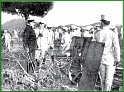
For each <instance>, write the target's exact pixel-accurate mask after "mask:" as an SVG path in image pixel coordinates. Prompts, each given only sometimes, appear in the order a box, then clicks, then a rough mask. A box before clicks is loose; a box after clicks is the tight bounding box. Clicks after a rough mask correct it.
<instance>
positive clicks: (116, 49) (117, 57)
mask: <svg viewBox="0 0 124 92" xmlns="http://www.w3.org/2000/svg"><path fill="white" fill-rule="evenodd" d="M113 47H114V55H115V61H117V62H119V61H120V45H119V39H118V35H117V34H114V36H113Z"/></svg>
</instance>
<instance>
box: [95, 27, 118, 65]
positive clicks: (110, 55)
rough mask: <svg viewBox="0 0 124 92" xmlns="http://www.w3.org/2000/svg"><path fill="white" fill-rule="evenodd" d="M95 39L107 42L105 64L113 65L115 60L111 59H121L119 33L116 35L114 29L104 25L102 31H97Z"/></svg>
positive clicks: (104, 56)
mask: <svg viewBox="0 0 124 92" xmlns="http://www.w3.org/2000/svg"><path fill="white" fill-rule="evenodd" d="M95 40H96V41H98V42H103V43H105V47H104V52H103V56H102V63H103V64H107V65H113V64H114V62H111V61H115V60H116V59H117V60H119V55H120V46H119V41H118V35H116V34H115V33H114V32H113V31H111V30H109V27H104V28H103V29H102V30H101V31H98V32H96V33H95ZM115 56H116V57H115ZM108 61H109V62H108Z"/></svg>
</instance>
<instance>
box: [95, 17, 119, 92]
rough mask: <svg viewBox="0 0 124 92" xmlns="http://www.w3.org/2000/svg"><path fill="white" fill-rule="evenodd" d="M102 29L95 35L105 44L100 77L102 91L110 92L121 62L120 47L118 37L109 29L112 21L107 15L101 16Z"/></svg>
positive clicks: (97, 39) (96, 38)
mask: <svg viewBox="0 0 124 92" xmlns="http://www.w3.org/2000/svg"><path fill="white" fill-rule="evenodd" d="M100 21H101V26H102V29H101V30H100V31H97V32H96V33H95V40H96V41H98V42H103V43H105V47H104V51H103V56H102V61H101V65H100V77H101V84H102V90H105V91H110V90H111V86H112V82H113V75H114V73H115V67H116V65H117V64H118V62H119V61H120V46H119V40H118V35H117V34H116V33H114V32H113V31H112V30H110V29H109V24H110V21H109V20H108V19H107V17H106V16H105V15H101V20H100Z"/></svg>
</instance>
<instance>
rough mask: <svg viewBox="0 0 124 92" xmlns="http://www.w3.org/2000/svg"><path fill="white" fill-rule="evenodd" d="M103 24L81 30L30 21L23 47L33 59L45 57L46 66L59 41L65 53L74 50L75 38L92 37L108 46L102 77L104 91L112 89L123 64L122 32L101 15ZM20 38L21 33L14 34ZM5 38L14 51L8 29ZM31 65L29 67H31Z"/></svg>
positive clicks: (73, 26) (71, 26) (104, 56)
mask: <svg viewBox="0 0 124 92" xmlns="http://www.w3.org/2000/svg"><path fill="white" fill-rule="evenodd" d="M100 21H101V24H100V25H95V26H86V27H79V26H75V25H70V26H69V27H67V26H58V27H48V26H47V25H46V24H44V23H42V22H39V23H37V25H36V23H35V21H34V20H30V19H29V20H27V23H26V24H27V25H26V28H25V30H24V32H23V34H22V39H23V43H24V44H23V46H24V48H25V50H26V51H27V52H28V53H29V56H30V57H31V59H32V60H34V59H35V60H36V61H37V64H39V63H38V60H40V59H41V58H40V57H41V56H42V59H43V61H42V63H45V59H46V58H45V57H44V56H45V53H46V52H47V51H48V49H49V48H52V49H54V48H55V46H56V45H55V40H59V41H60V45H61V47H62V48H63V51H67V50H69V48H70V44H71V41H72V37H73V36H77V37H92V41H98V42H103V43H105V47H104V52H103V56H102V61H101V66H100V75H101V80H102V81H101V83H102V90H107V91H108V90H111V85H112V80H113V74H114V70H115V66H116V65H117V64H118V62H119V61H120V46H119V40H118V32H117V29H116V27H115V26H111V27H110V20H108V19H107V18H106V16H105V15H101V20H100ZM14 33H15V34H16V35H15V36H16V37H17V38H18V35H17V32H16V31H14ZM3 38H4V39H5V45H6V47H7V49H8V50H10V43H11V41H12V39H11V38H12V37H11V35H10V34H9V32H7V30H4V33H3V36H2V39H3ZM30 66H31V64H29V67H30Z"/></svg>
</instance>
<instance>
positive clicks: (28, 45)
mask: <svg viewBox="0 0 124 92" xmlns="http://www.w3.org/2000/svg"><path fill="white" fill-rule="evenodd" d="M33 27H34V20H27V23H26V28H25V30H24V33H23V42H24V48H25V49H26V50H27V52H28V54H29V58H30V60H31V61H34V58H35V50H36V48H37V42H36V35H35V31H34V30H33ZM30 67H32V69H33V70H34V68H33V67H34V62H30V63H29V64H28V65H27V72H29V70H30Z"/></svg>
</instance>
